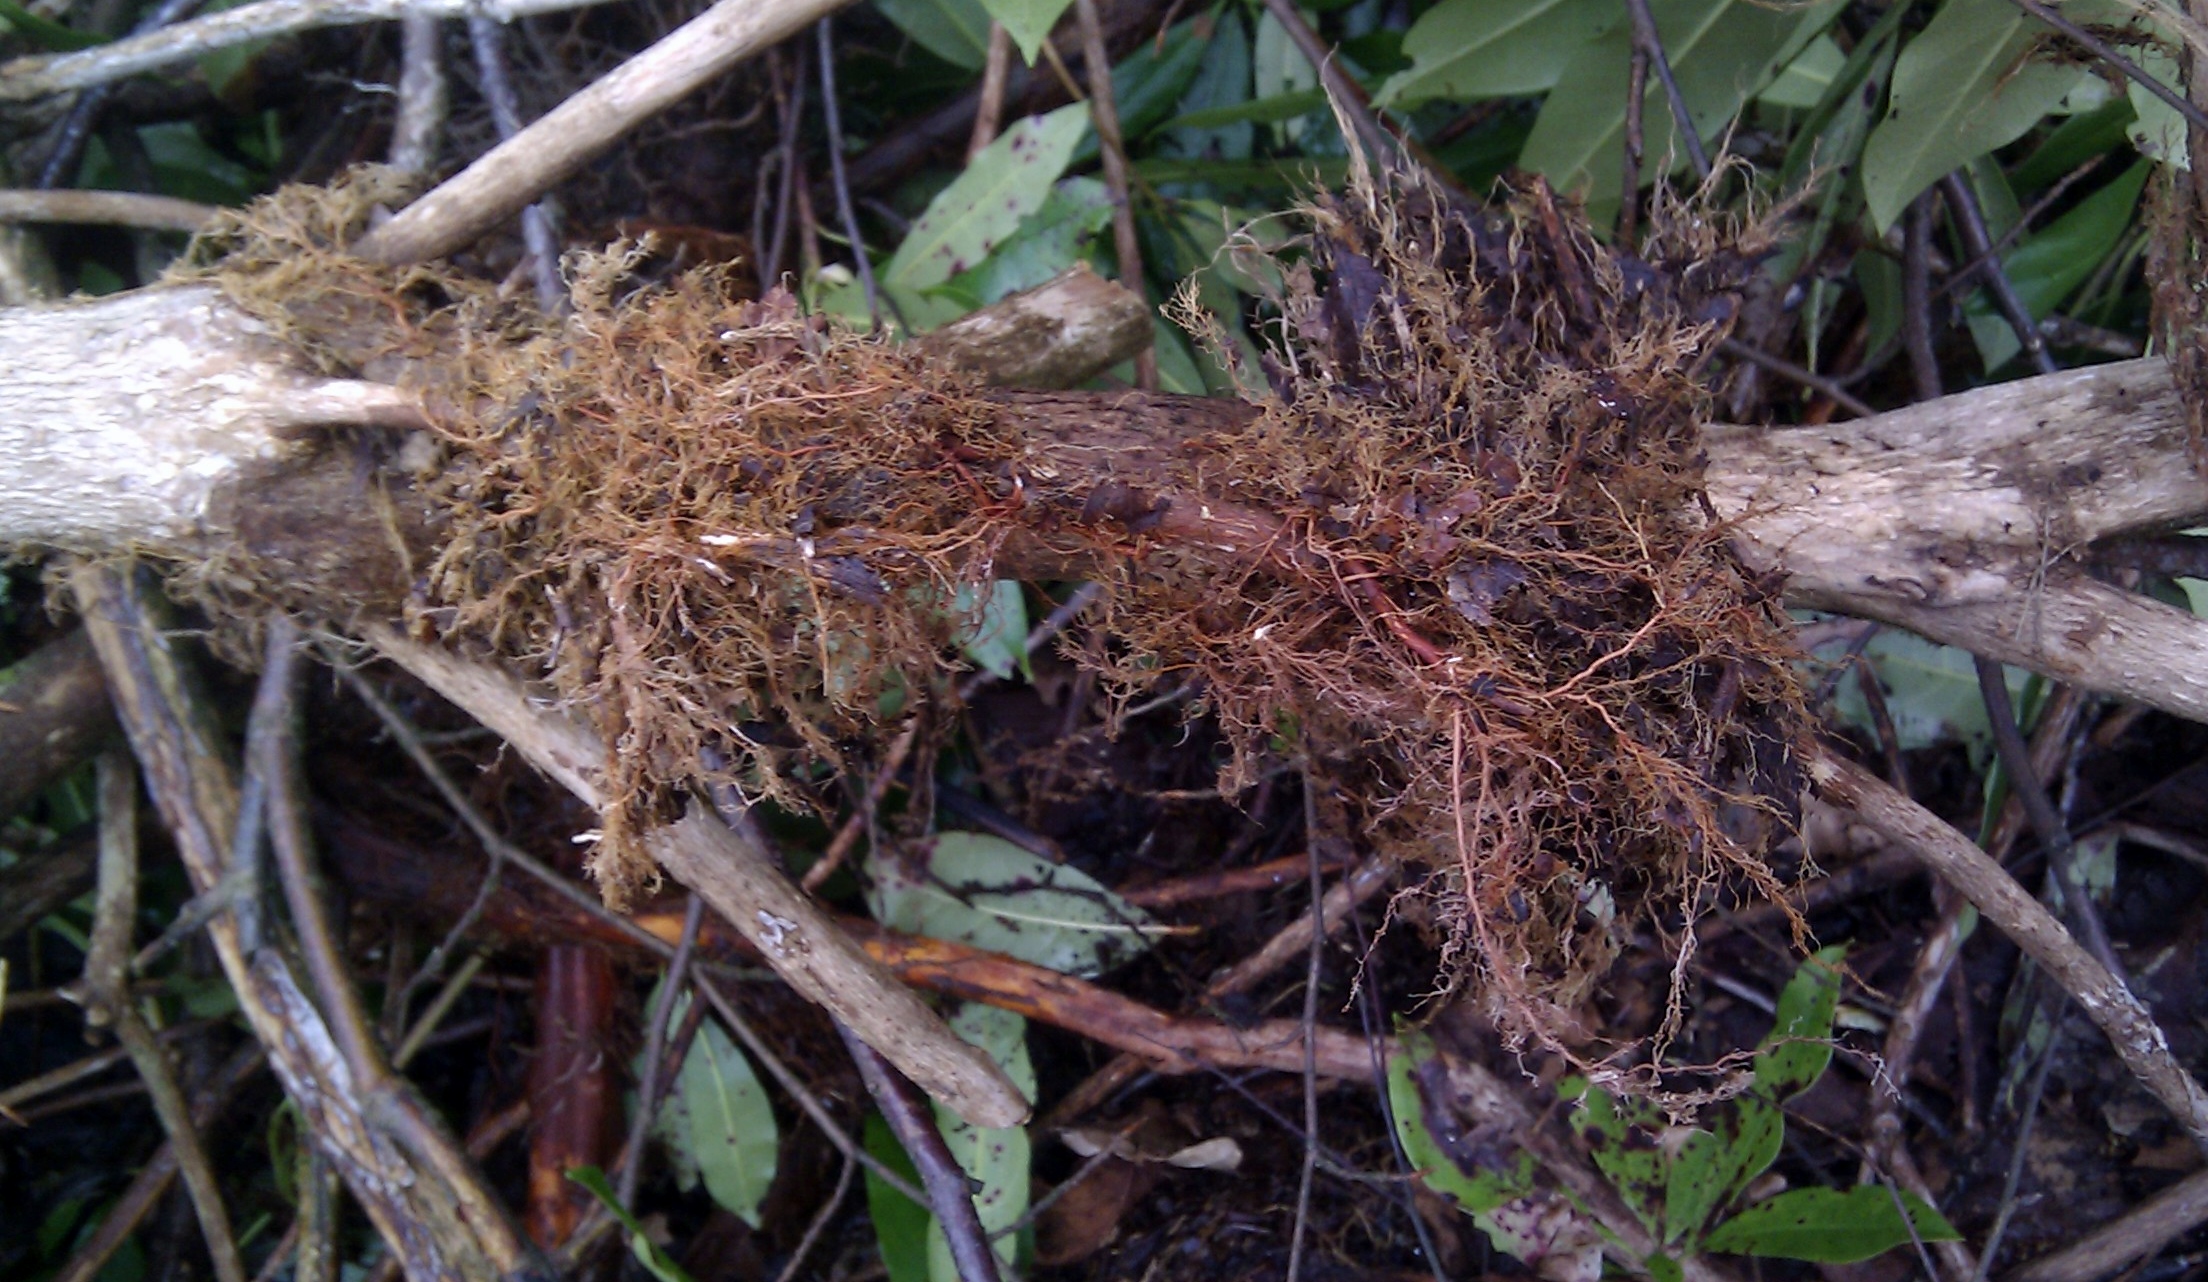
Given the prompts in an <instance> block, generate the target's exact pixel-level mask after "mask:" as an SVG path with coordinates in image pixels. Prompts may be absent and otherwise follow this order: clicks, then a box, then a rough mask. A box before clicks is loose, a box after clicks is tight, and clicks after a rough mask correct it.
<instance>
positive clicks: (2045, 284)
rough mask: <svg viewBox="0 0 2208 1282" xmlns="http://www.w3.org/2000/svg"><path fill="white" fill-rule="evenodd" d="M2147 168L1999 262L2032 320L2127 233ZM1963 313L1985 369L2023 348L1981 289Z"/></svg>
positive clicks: (2136, 169) (2134, 170) (2145, 164)
mask: <svg viewBox="0 0 2208 1282" xmlns="http://www.w3.org/2000/svg"><path fill="white" fill-rule="evenodd" d="M2153 169H2154V165H2153V162H2151V161H2146V160H2142V161H2140V162H2138V163H2137V164H2135V165H2133V166H2132V167H2131V168H2130V169H2128V170H2126V171H2125V172H2124V174H2123V175H2122V176H2121V177H2119V178H2117V179H2116V181H2114V182H2112V183H2109V184H2108V185H2107V186H2105V187H2102V188H2101V189H2100V190H2099V191H2096V192H2094V193H2093V194H2092V195H2090V196H2087V197H2086V198H2085V199H2084V200H2081V201H2079V202H2078V203H2077V205H2076V206H2075V207H2074V208H2072V209H2071V210H2070V211H2069V212H2068V213H2066V214H2064V215H2063V216H2062V217H2060V218H2057V219H2056V220H2055V221H2053V222H2051V223H2049V224H2048V225H2047V226H2046V227H2045V228H2044V229H2042V230H2041V231H2039V232H2036V233H2034V234H2033V235H2031V236H2028V237H2026V238H2025V239H2024V242H2023V243H2022V244H2020V245H2018V246H2017V247H2016V248H2015V249H2013V250H2011V251H2010V252H2009V253H2008V254H2007V255H2005V256H2004V257H2003V258H2002V260H2001V263H2002V266H2003V267H2004V268H2006V269H2007V271H2008V275H2009V283H2010V284H2011V285H2014V286H2015V287H2016V293H2017V297H2018V298H2019V299H2021V300H2023V303H2024V307H2025V310H2026V311H2029V312H2030V313H2031V314H2032V317H2033V319H2035V320H2037V319H2039V318H2041V317H2044V316H2046V315H2047V314H2048V313H2050V312H2052V311H2054V310H2055V309H2056V308H2057V307H2060V306H2061V305H2062V301H2063V300H2064V299H2066V298H2068V297H2069V296H2070V295H2071V293H2072V292H2073V291H2075V290H2076V289H2077V288H2078V286H2080V285H2082V284H2084V283H2085V280H2086V278H2087V277H2088V276H2091V275H2092V274H2093V269H2094V268H2096V267H2098V266H2100V264H2101V260H2102V259H2104V258H2106V257H2108V256H2109V254H2110V253H2112V252H2114V251H2115V249H2116V247H2117V244H2118V243H2119V242H2120V241H2122V240H2123V238H2124V234H2125V233H2126V232H2128V231H2129V230H2131V225H2132V218H2131V214H2132V210H2133V209H2134V208H2136V207H2137V206H2138V204H2139V193H2140V192H2141V191H2143V190H2144V189H2145V188H2146V185H2147V175H2148V174H2149V173H2151V172H2152V171H2153ZM1963 315H1964V317H1965V319H1966V320H1968V321H1969V323H1970V335H1971V337H1972V338H1973V339H1975V340H1977V343H1978V354H1979V355H1980V356H1981V357H1982V358H1984V360H1985V362H1986V369H1987V370H1988V371H1992V370H1996V369H1999V368H2000V367H2001V366H2002V365H2004V364H2006V363H2007V362H2008V360H2009V359H2010V358H2011V357H2013V356H2015V355H2016V354H2017V353H2018V352H2019V351H2022V350H2023V344H2021V343H2020V342H2018V341H2017V337H2016V328H2015V327H2014V326H2012V325H2010V324H2009V321H2008V318H2007V317H2006V316H2003V315H2002V314H2001V312H2000V310H1999V309H1998V308H1997V307H1996V306H1995V305H1994V303H1993V301H1992V300H1991V299H1989V298H1987V297H1986V296H1985V293H1984V291H1980V292H1979V293H1978V294H1976V295H1974V296H1973V297H1972V298H1971V300H1970V302H1969V303H1968V304H1967V305H1966V306H1965V307H1964V309H1963Z"/></svg>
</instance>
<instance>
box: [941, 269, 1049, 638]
mask: <svg viewBox="0 0 2208 1282" xmlns="http://www.w3.org/2000/svg"><path fill="white" fill-rule="evenodd" d="M1036 283H1037V284H1040V283H1041V282H1040V281H1038V282H1036ZM977 604H978V608H977ZM951 608H952V609H953V610H955V611H957V613H958V617H960V618H962V619H970V620H971V621H972V622H971V624H970V626H968V627H967V628H966V630H965V631H964V632H963V633H962V634H961V635H960V636H959V638H958V648H959V649H961V650H964V651H965V652H966V657H967V658H969V659H972V660H973V661H974V662H975V663H978V664H980V665H981V666H982V668H983V670H985V671H987V672H988V673H989V674H990V675H992V676H994V677H996V678H998V679H999V680H1002V679H1004V678H1006V677H1009V676H1011V675H1012V674H1013V673H1015V672H1025V671H1027V597H1026V595H1025V594H1024V593H1023V592H1022V591H1021V590H1020V585H1019V584H1018V583H1016V582H1014V581H1013V580H1011V579H998V580H997V581H996V582H994V583H992V584H990V585H989V599H988V600H986V601H980V602H978V603H977V600H976V597H975V594H974V589H973V588H972V587H971V586H970V585H964V584H962V585H960V587H959V589H958V596H957V598H956V600H955V601H954V602H953V604H952V606H951Z"/></svg>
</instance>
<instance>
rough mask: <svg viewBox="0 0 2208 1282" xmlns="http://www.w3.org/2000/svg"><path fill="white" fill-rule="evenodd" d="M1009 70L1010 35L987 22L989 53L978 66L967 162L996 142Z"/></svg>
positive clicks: (998, 23)
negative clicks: (978, 90)
mask: <svg viewBox="0 0 2208 1282" xmlns="http://www.w3.org/2000/svg"><path fill="white" fill-rule="evenodd" d="M1011 71H1012V33H1011V32H1010V31H1008V30H1006V29H1005V25H1004V24H1003V23H1001V22H998V21H997V20H996V19H994V18H991V19H990V20H989V52H988V54H987V55H986V56H985V57H984V59H983V61H982V64H981V97H980V99H979V101H977V102H976V104H975V106H974V132H973V135H972V136H971V137H970V138H969V139H968V140H967V142H966V163H967V164H969V165H970V164H972V163H974V157H976V156H978V155H980V154H981V152H982V149H983V148H985V147H987V146H988V145H989V144H990V143H993V142H995V141H996V140H997V125H998V122H999V121H1001V120H1003V119H1004V86H1005V81H1006V80H1007V79H1009V78H1010V75H1011Z"/></svg>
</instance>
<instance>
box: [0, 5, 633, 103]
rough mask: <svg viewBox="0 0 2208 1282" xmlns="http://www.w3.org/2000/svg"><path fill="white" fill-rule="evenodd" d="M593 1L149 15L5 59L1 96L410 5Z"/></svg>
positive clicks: (129, 71)
mask: <svg viewBox="0 0 2208 1282" xmlns="http://www.w3.org/2000/svg"><path fill="white" fill-rule="evenodd" d="M594 3H597V0H260V2H259V3H256V4H241V5H239V6H237V7H236V8H233V9H224V10H221V11H219V12H216V13H210V14H208V15H206V16H205V17H202V18H195V19H193V20H192V21H190V22H180V23H177V24H176V25H175V26H165V25H164V26H163V27H162V28H160V29H155V28H154V27H153V26H152V24H151V23H142V24H140V26H139V28H138V30H137V31H136V32H134V33H133V34H131V35H129V36H126V37H124V38H123V39H121V40H116V41H113V42H111V43H108V44H104V45H95V46H93V47H92V48H90V49H81V50H78V51H77V52H75V53H60V54H46V55H41V56H35V57H28V58H14V59H10V60H8V61H5V62H0V101H12V102H21V101H24V100H26V99H30V98H40V97H44V96H45V95H47V94H52V93H64V92H67V91H68V90H71V89H86V88H90V87H92V86H94V85H104V84H108V83H111V82H113V81H117V80H122V79H125V78H127V77H130V76H135V75H137V74H139V73H140V72H145V71H154V70H158V69H159V68H162V67H167V66H173V65H174V64H176V63H180V62H190V61H192V60H193V59H195V58H204V57H206V56H207V55H208V54H211V53H216V52H219V51H221V50H224V49H234V48H236V47H237V46H239V45H242V44H251V43H252V42H254V41H256V40H271V39H274V38H276V37H278V36H286V35H291V34H293V33H294V32H300V31H312V30H315V29H317V28H321V27H347V26H357V25H359V24H361V23H366V22H388V21H392V20H395V19H399V18H404V17H406V16H407V15H408V14H410V13H427V14H434V15H436V16H438V17H441V18H460V17H465V16H466V15H468V14H470V13H474V12H483V13H487V14H488V15H489V16H491V17H493V18H496V19H499V20H500V21H508V20H511V19H514V18H518V17H521V16H522V15H524V14H530V13H553V12H557V11H558V10H561V9H580V8H583V7H584V6H586V5H589V4H594ZM170 21H174V19H173V18H172V19H170Z"/></svg>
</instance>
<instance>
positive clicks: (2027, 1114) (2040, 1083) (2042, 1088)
mask: <svg viewBox="0 0 2208 1282" xmlns="http://www.w3.org/2000/svg"><path fill="white" fill-rule="evenodd" d="M2068 1000H2069V999H2068V998H2066V997H2063V996H2060V995H2056V996H2054V997H2053V998H2052V999H2051V1000H2050V1001H2049V1002H2048V1003H2047V1006H2048V1009H2047V1012H2046V1014H2047V1021H2048V1029H2047V1045H2046V1046H2045V1047H2043V1048H2042V1049H2041V1050H2040V1052H2039V1064H2038V1066H2037V1067H2035V1068H2034V1069H2033V1070H2032V1083H2031V1086H2030V1088H2029V1089H2028V1090H2027V1091H2026V1092H2025V1095H2024V1107H2023V1110H2022V1112H2023V1120H2022V1121H2021V1122H2019V1123H2018V1125H2017V1128H2016V1146H2015V1151H2013V1152H2012V1153H2010V1154H2009V1170H2008V1174H2007V1175H2006V1176H2004V1177H2003V1178H2002V1181H2001V1203H2000V1206H2001V1210H2000V1212H1999V1213H1998V1214H1996V1215H1995V1216H1994V1217H1993V1228H1992V1229H1991V1230H1989V1231H1988V1232H1987V1233H1986V1246H1985V1250H1983V1251H1981V1252H1980V1253H1979V1256H1978V1269H1977V1271H1976V1272H1974V1273H1972V1274H1971V1275H1970V1282H1986V1275H1987V1273H1988V1271H1989V1270H1991V1269H1992V1268H1993V1262H1994V1260H1995V1259H1997V1258H1998V1257H1999V1256H2000V1254H2001V1239H2002V1238H2004V1237H2006V1236H2008V1232H2009V1224H2010V1222H2011V1220H2012V1219H2013V1217H2014V1216H2015V1214H2016V1190H2017V1186H2018V1185H2019V1184H2021V1183H2022V1182H2023V1179H2024V1163H2025V1162H2026V1161H2027V1160H2028V1159H2029V1158H2030V1157H2031V1156H2032V1128H2033V1127H2034V1125H2036V1124H2037V1123H2038V1121H2039V1106H2040V1101H2041V1100H2042V1099H2044V1098H2045V1097H2046V1094H2047V1075H2048V1073H2050V1072H2051V1071H2053V1069H2054V1067H2055V1052H2056V1051H2057V1050H2059V1049H2061V1047H2062V1019H2061V1007H2063V1006H2064V1005H2066V1004H2067V1003H2068Z"/></svg>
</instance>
